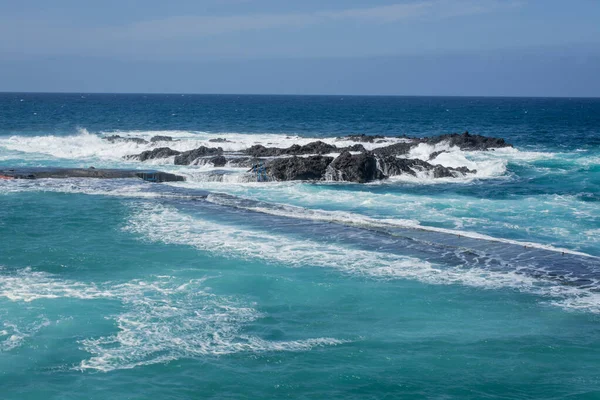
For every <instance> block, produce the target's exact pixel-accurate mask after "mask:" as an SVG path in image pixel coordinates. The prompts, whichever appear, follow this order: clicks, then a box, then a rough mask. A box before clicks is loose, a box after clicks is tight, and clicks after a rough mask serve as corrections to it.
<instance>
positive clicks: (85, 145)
mask: <svg viewBox="0 0 600 400" xmlns="http://www.w3.org/2000/svg"><path fill="white" fill-rule="evenodd" d="M115 134H116V135H119V136H121V137H123V138H142V139H146V140H148V141H149V140H150V139H151V138H152V137H153V136H156V135H161V136H171V137H173V138H174V140H173V141H160V142H155V143H146V144H144V143H134V142H128V141H124V140H117V141H114V142H110V141H108V140H104V139H102V138H103V137H107V136H111V135H115ZM216 138H221V139H226V140H227V141H226V142H223V143H217V142H211V141H210V140H211V139H216ZM316 140H321V141H323V142H326V143H329V144H335V145H336V146H340V147H344V146H351V145H353V144H357V142H354V141H351V140H339V139H337V138H334V137H330V138H307V137H300V136H295V135H280V134H242V133H219V134H216V133H207V132H201V131H127V132H120V131H117V132H103V133H101V134H100V135H96V134H91V133H89V132H88V131H87V130H86V129H83V128H82V129H80V131H79V133H78V134H76V135H68V136H54V135H46V136H12V137H8V138H0V148H4V149H7V150H11V151H18V152H22V153H30V154H38V155H39V154H45V155H49V156H52V157H55V158H58V159H70V160H77V161H94V160H104V161H112V162H119V163H124V162H125V161H124V160H123V157H124V156H128V155H133V154H139V153H141V152H142V151H145V150H152V149H154V148H157V147H163V146H168V147H170V148H171V149H173V150H177V151H187V150H192V149H196V148H198V147H200V146H206V147H221V148H223V149H224V150H225V151H229V152H238V151H241V150H244V149H247V148H249V147H251V146H253V145H255V144H262V145H264V146H268V147H278V148H287V147H290V146H292V145H293V144H299V145H305V144H308V143H310V142H314V141H316ZM406 140H407V139H403V138H388V139H386V140H385V141H384V142H383V143H361V144H363V145H364V146H365V148H367V149H374V148H377V147H382V146H387V145H390V144H393V143H398V142H403V141H406ZM30 157H31V156H28V158H30ZM128 162H129V163H132V162H134V161H133V160H130V161H128ZM146 163H147V162H146ZM151 164H153V165H165V164H172V158H170V159H160V160H153V161H152V162H151Z"/></svg>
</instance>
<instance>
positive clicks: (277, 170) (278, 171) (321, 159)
mask: <svg viewBox="0 0 600 400" xmlns="http://www.w3.org/2000/svg"><path fill="white" fill-rule="evenodd" d="M332 161H333V157H327V156H311V157H295V156H294V157H287V158H279V159H276V160H272V161H271V162H269V163H268V164H267V165H266V167H265V169H266V172H267V175H268V176H269V178H271V179H273V180H277V181H297V180H321V179H323V177H324V176H325V171H326V169H327V166H328V165H329V164H330V163H331V162H332Z"/></svg>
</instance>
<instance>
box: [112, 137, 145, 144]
mask: <svg viewBox="0 0 600 400" xmlns="http://www.w3.org/2000/svg"><path fill="white" fill-rule="evenodd" d="M102 139H104V140H108V141H109V142H111V143H114V142H132V143H137V144H148V141H147V140H146V139H142V138H130V137H122V136H119V135H112V136H106V137H103V138H102Z"/></svg>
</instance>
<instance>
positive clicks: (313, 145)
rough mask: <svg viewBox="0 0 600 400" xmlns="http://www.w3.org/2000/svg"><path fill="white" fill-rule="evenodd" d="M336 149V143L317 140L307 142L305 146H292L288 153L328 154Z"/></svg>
mask: <svg viewBox="0 0 600 400" xmlns="http://www.w3.org/2000/svg"><path fill="white" fill-rule="evenodd" d="M292 148H293V149H292ZM336 150H337V147H335V146H334V145H332V144H328V143H325V142H322V141H320V140H317V141H316V142H310V143H308V144H305V145H304V146H297V145H295V146H291V147H290V148H288V149H287V150H286V154H290V155H301V154H328V153H331V152H334V151H336Z"/></svg>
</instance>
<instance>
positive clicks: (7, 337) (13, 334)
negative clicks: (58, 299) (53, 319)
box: [0, 317, 50, 353]
mask: <svg viewBox="0 0 600 400" xmlns="http://www.w3.org/2000/svg"><path fill="white" fill-rule="evenodd" d="M4 318H5V319H4V320H3V321H1V322H0V353H2V352H8V351H11V350H14V349H16V348H18V347H21V346H22V345H23V343H24V342H25V341H26V340H27V339H28V338H29V337H31V336H33V335H35V334H36V333H37V332H39V331H40V330H41V329H43V328H44V327H46V326H48V325H50V321H49V320H48V319H47V318H43V317H42V318H41V319H39V318H38V320H36V321H33V322H30V323H26V324H23V322H22V321H19V322H18V323H17V322H13V321H11V320H10V319H6V318H7V317H4Z"/></svg>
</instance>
